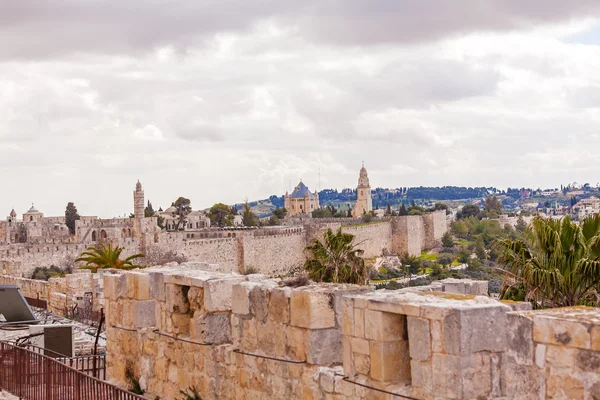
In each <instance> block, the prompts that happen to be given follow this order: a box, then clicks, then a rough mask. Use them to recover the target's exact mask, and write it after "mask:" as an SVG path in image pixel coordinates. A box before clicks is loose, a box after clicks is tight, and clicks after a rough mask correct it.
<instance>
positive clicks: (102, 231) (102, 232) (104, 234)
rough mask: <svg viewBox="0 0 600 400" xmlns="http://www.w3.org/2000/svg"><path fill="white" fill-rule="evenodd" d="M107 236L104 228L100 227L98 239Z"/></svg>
mask: <svg viewBox="0 0 600 400" xmlns="http://www.w3.org/2000/svg"><path fill="white" fill-rule="evenodd" d="M107 237H108V234H107V233H106V231H105V230H104V229H102V230H101V231H100V239H106V238H107Z"/></svg>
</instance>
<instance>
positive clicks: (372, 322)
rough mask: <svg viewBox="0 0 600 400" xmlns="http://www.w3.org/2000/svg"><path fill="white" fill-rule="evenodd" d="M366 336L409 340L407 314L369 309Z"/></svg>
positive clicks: (389, 339) (368, 337)
mask: <svg viewBox="0 0 600 400" xmlns="http://www.w3.org/2000/svg"><path fill="white" fill-rule="evenodd" d="M365 337H366V338H367V339H370V340H378V341H390V342H391V341H401V340H407V339H408V336H407V331H406V316H404V315H400V314H392V313H387V312H381V311H373V310H369V309H367V310H366V312H365Z"/></svg>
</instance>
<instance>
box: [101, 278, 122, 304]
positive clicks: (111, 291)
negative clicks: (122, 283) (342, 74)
mask: <svg viewBox="0 0 600 400" xmlns="http://www.w3.org/2000/svg"><path fill="white" fill-rule="evenodd" d="M118 284H119V276H118V275H108V274H107V275H104V298H105V299H110V300H116V299H117V286H118Z"/></svg>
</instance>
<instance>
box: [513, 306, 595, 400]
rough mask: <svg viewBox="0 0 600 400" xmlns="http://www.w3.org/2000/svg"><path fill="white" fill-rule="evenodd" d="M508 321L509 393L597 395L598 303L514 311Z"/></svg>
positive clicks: (560, 396)
mask: <svg viewBox="0 0 600 400" xmlns="http://www.w3.org/2000/svg"><path fill="white" fill-rule="evenodd" d="M507 322H508V332H509V336H508V346H507V350H506V353H505V356H504V360H505V362H504V365H503V370H504V371H503V373H504V376H505V379H504V385H505V391H506V395H507V397H508V398H517V397H518V398H522V399H538V398H548V399H598V398H600V309H598V308H592V307H567V308H556V309H550V310H539V311H516V312H511V313H508V314H507Z"/></svg>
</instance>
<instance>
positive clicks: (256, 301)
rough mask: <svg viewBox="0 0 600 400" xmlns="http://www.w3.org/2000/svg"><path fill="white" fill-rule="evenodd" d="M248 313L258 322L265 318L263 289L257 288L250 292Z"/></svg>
mask: <svg viewBox="0 0 600 400" xmlns="http://www.w3.org/2000/svg"><path fill="white" fill-rule="evenodd" d="M250 312H251V313H252V314H253V315H254V317H255V318H256V319H257V320H259V321H264V320H265V319H266V318H267V313H268V303H267V290H266V288H265V287H261V286H257V287H255V288H253V289H252V290H251V291H250Z"/></svg>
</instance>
